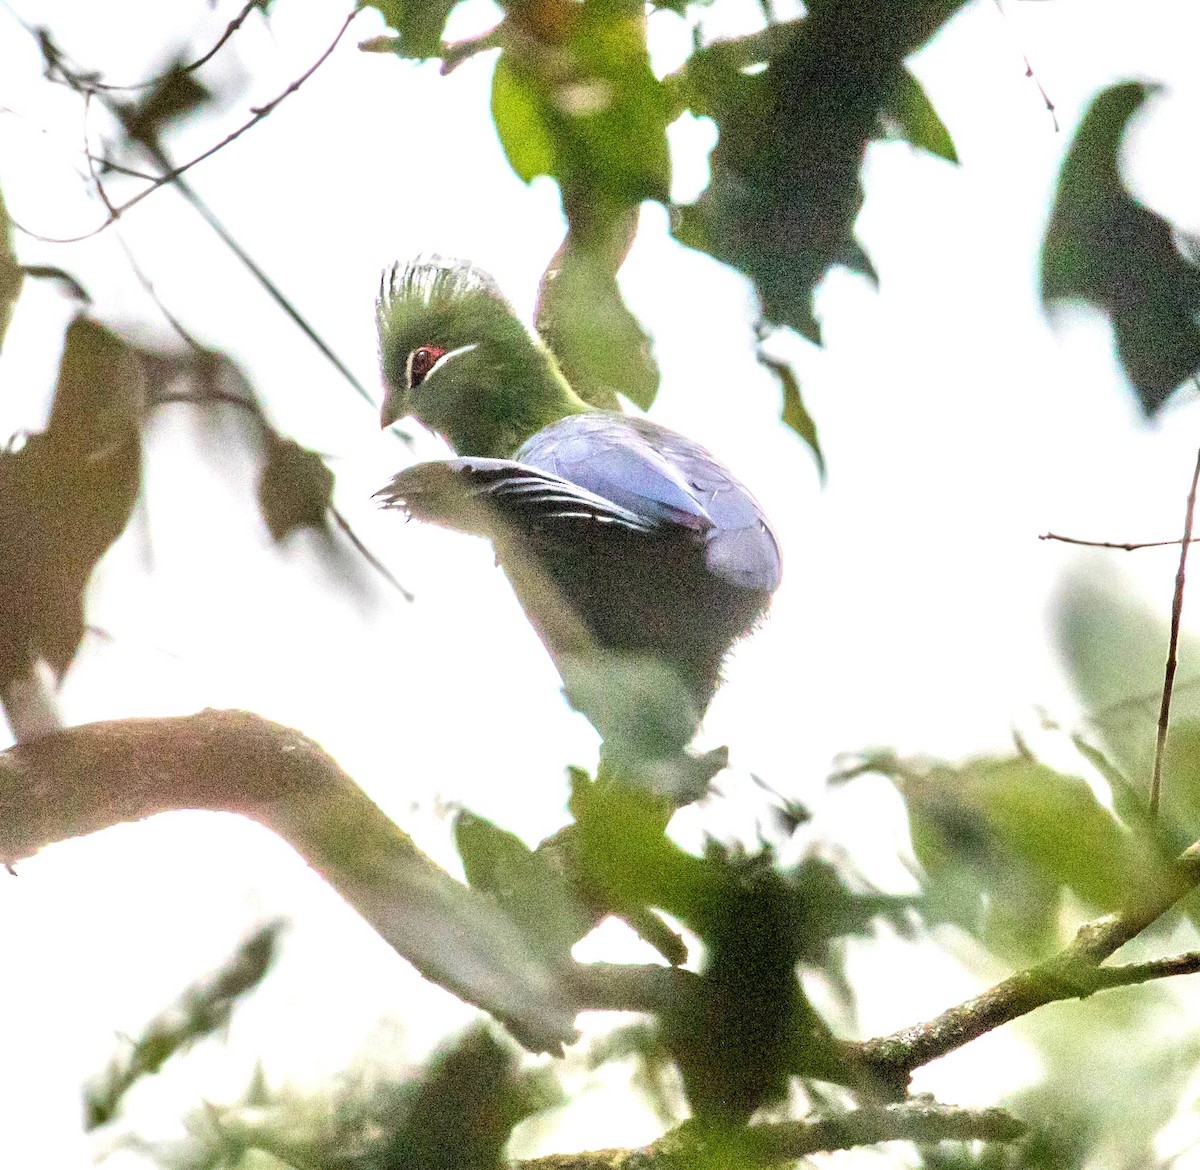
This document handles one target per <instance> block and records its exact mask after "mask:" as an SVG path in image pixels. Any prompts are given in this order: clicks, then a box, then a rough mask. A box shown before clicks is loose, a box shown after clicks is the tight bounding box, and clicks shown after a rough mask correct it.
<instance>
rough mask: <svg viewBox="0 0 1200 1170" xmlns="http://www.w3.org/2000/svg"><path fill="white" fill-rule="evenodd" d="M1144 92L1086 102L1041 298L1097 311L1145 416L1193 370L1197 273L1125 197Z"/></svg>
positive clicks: (1199, 344) (1198, 332)
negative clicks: (1127, 149)
mask: <svg viewBox="0 0 1200 1170" xmlns="http://www.w3.org/2000/svg"><path fill="white" fill-rule="evenodd" d="M1150 92H1151V91H1150V90H1149V89H1148V88H1147V87H1146V86H1144V85H1140V84H1138V83H1134V82H1127V83H1125V84H1123V85H1117V86H1114V87H1113V88H1111V89H1108V90H1105V91H1104V92H1103V93H1102V94H1100V95H1099V97H1097V98H1096V100H1095V101H1094V102H1093V103H1092V105H1091V108H1090V109H1089V110H1088V112H1087V114H1086V115H1085V116H1084V119H1083V122H1082V124H1081V125H1080V127H1079V131H1078V133H1077V134H1076V135H1075V141H1074V142H1073V143H1072V144H1071V149H1070V151H1069V153H1068V154H1067V159H1066V162H1065V163H1064V164H1063V169H1062V174H1061V175H1060V177H1059V182H1058V194H1057V196H1056V198H1055V203H1054V211H1053V212H1052V214H1051V217H1050V223H1049V226H1048V227H1047V229H1046V238H1045V241H1044V243H1043V246H1042V297H1043V299H1044V300H1045V301H1046V302H1050V301H1055V300H1062V299H1064V298H1069V297H1081V298H1082V299H1084V300H1086V301H1090V302H1091V303H1092V304H1094V305H1096V306H1097V307H1098V308H1100V309H1103V310H1104V311H1105V312H1106V313H1107V314H1108V315H1109V317H1110V318H1111V320H1112V325H1113V331H1114V333H1115V334H1116V344H1117V354H1118V356H1119V357H1120V359H1121V364H1122V365H1123V366H1124V367H1125V372H1126V374H1128V376H1129V380H1130V381H1131V382H1132V383H1133V387H1134V390H1135V391H1136V392H1137V396H1138V401H1139V402H1140V403H1141V407H1142V410H1143V411H1144V412H1145V413H1146V415H1153V414H1154V413H1155V412H1156V411H1157V410H1158V409H1159V408H1160V407H1161V406H1162V404H1163V403H1164V402H1165V401H1166V399H1167V397H1168V396H1169V395H1170V393H1171V391H1172V390H1174V389H1175V388H1176V387H1177V386H1179V384H1180V383H1181V382H1183V381H1184V379H1186V378H1187V377H1189V376H1190V375H1191V374H1193V373H1195V372H1196V370H1197V369H1198V368H1200V325H1198V324H1197V314H1200V269H1197V267H1196V266H1195V264H1193V263H1192V262H1191V261H1190V260H1189V259H1187V258H1186V257H1185V256H1184V255H1183V254H1182V253H1181V252H1180V250H1179V248H1178V246H1177V244H1176V241H1175V238H1174V236H1173V233H1172V228H1171V225H1170V224H1169V223H1168V222H1167V221H1166V220H1165V219H1163V218H1162V217H1161V216H1159V215H1156V214H1155V213H1154V212H1152V211H1150V210H1149V209H1148V208H1146V207H1144V206H1143V205H1142V204H1141V203H1139V202H1138V201H1137V200H1136V199H1134V198H1133V196H1132V195H1130V194H1129V192H1128V190H1127V189H1126V187H1125V185H1124V183H1122V181H1121V175H1120V169H1119V165H1118V164H1119V158H1118V155H1119V152H1120V147H1121V142H1122V140H1123V138H1124V135H1125V130H1126V127H1127V126H1128V124H1129V121H1130V119H1131V118H1132V117H1133V115H1134V114H1135V113H1137V111H1138V110H1139V109H1140V108H1141V107H1142V104H1143V103H1144V102H1145V100H1146V98H1147V96H1148V95H1149V93H1150Z"/></svg>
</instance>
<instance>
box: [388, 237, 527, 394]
mask: <svg viewBox="0 0 1200 1170" xmlns="http://www.w3.org/2000/svg"><path fill="white" fill-rule="evenodd" d="M377 320H378V325H379V357H380V363H381V365H382V367H383V374H384V379H385V380H386V381H387V383H388V384H389V385H390V386H399V385H402V384H403V382H404V366H405V361H406V359H407V357H408V354H409V353H411V352H412V351H413V350H414V349H416V348H417V347H419V346H436V347H437V348H438V349H440V350H442V351H446V350H452V349H457V348H459V347H460V346H463V345H467V344H470V343H473V342H478V341H480V340H481V339H483V338H488V339H490V340H492V341H494V342H500V343H501V344H509V345H511V344H514V343H515V344H516V345H518V346H520V347H528V346H529V344H530V340H529V333H528V331H527V330H526V328H525V326H524V325H523V324H522V323H521V321H520V318H518V316H517V314H516V312H515V311H514V310H513V308H512V306H511V305H510V304H509V303H508V301H507V300H506V299H505V296H504V294H503V293H502V292H501V291H500V286H499V285H498V284H497V283H496V282H495V281H494V280H493V279H492V278H491V277H490V276H489V275H488V274H487V273H486V272H484V271H483V269H481V268H477V267H476V266H475V265H474V264H471V263H468V262H467V261H465V260H449V259H446V258H445V257H442V256H418V257H417V258H416V259H415V260H410V261H409V262H408V263H407V264H395V265H393V266H392V267H391V268H389V269H386V270H385V271H384V273H383V278H382V280H381V281H380V287H379V303H378V306H377Z"/></svg>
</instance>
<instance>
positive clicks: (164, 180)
mask: <svg viewBox="0 0 1200 1170" xmlns="http://www.w3.org/2000/svg"><path fill="white" fill-rule="evenodd" d="M360 11H361V10H360V9H359V8H354V9H352V10H351V12H350V13H349V15H348V16H347V17H346V19H345V20H344V21H343V22H342V25H341V27H340V28H339V29H338V31H337V35H336V36H335V37H334V38H333V40H332V41H331V42H330V44H329V45H328V47H327V48H326V49H325V51H324V52H323V53H322V54H321V55H320V56H319V57H318V58H317V59H316V61H314V62H313V63H312V65H310V66H309V67H308V68H307V69H306V70H305V71H304V72H303V73H302V74H300V76H299V77H297V78H296V80H295V81H293V82H292V83H291V84H290V85H288V87H287V88H286V89H285V90H284V91H283V92H282V93H281V94H279V95H278V96H276V97H274V98H272V99H271V101H269V102H267V103H266V105H262V106H256V107H252V108H251V110H250V114H251V117H250V118H249V120H247V121H246V122H243V123H242V125H240V126H239V127H238V128H237V129H236V130H233V131H231V132H230V133H229V134H227V135H225V137H224V138H222V139H221V141H220V142H218V143H216V144H215V145H213V146H210V147H209V148H208V149H207V150H205V151H201V153H200V154H198V155H196V156H195V157H194V158H191V159H189V160H188V161H187V162H185V163H182V164H180V165H179V166H177V167H173V168H172V169H171V170H169V171H167V172H166V173H165V174H161V175H157V176H155V177H154V179H153V181H152V182H151V183H150V185H149V186H148V187H145V188H143V189H142V190H141V191H139V192H138V193H137V194H136V195H131V196H130V197H129V198H128V199H126V200H125V201H124V202H123V203H119V204H116V205H115V206H114V205H109V206H108V216H107V217H106V218H105V220H104V222H103V223H101V224H100V225H99V226H98V227H94V228H92V230H91V231H88V232H84V233H83V234H82V235H78V236H64V237H58V236H43V235H39V234H38V233H36V232H31V231H30V230H29V229H28V228H22V229H21V230H22V231H24V232H25V233H26V234H27V235H29V236H31V237H32V238H33V239H35V240H38V241H40V242H41V243H44V244H77V243H79V242H81V241H82V240H87V239H91V238H92V237H93V236H97V235H99V234H100V233H101V232H102V231H104V230H105V228H108V227H111V226H112V225H113V224H114V223H116V222H117V220H118V219H119V218H120V217H121V216H122V215H124V214H125V212H127V211H129V210H130V209H131V208H133V207H136V206H137V205H138V204H139V203H141V201H142V200H143V199H145V198H146V196H148V195H151V194H153V193H154V192H155V191H157V190H158V189H159V188H160V187H166V186H168V185H170V184H171V183H174V182H176V180H178V179H179V177H180V176H181V175H183V174H184V173H185V172H187V171H190V170H191V169H192V167H194V166H196V164H197V163H202V162H203V161H204V160H205V159H206V158H211V157H212V156H213V155H214V154H216V153H217V152H218V151H220V150H224V149H225V147H227V146H228V145H229V144H230V143H231V142H234V141H235V140H236V139H238V138H240V137H241V136H242V135H243V134H245V133H246V131H247V130H250V129H252V128H253V127H255V126H257V125H258V124H259V122H261V121H262V120H263V119H264V118H265V117H266V116H267V115H268V114H270V113H271V112H272V111H273V110H274V109H275V107H276V106H278V105H279V104H280V103H281V102H282V101H283V100H284V99H285V98H288V97H290V96H291V95H292V94H294V93H295V92H296V91H297V90H298V89H299V88H300V87H301V86H302V85H303V84H304V83H305V82H306V81H307V80H308V79H309V78H310V77H312V75H313V74H314V73H316V71H317V70H318V69H320V68H321V66H322V65H324V64H325V62H326V61H327V60H328V59H329V57H330V56H331V55H332V54H333V51H334V49H336V48H337V47H338V45H339V43H340V42H341V39H342V37H343V35H344V34H345V32H346V29H348V28H349V27H350V22H351V21H352V20H353V19H354V18H355V17H356V16H357V15H358V14H359V12H360ZM41 42H42V45H43V52H46V53H48V52H49V49H48V48H47V47H46V46H47V44H48V42H47V41H46V38H45V37H42V38H41ZM52 59H53V58H51V57H47V60H52ZM106 203H107V200H106ZM10 218H11V217H10ZM13 222H14V223H15V222H16V221H13Z"/></svg>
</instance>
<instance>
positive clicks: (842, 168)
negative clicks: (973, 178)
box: [675, 0, 962, 341]
mask: <svg viewBox="0 0 1200 1170" xmlns="http://www.w3.org/2000/svg"><path fill="white" fill-rule="evenodd" d="M961 4H962V0H940V2H935V0H929V2H925V3H915V4H909V5H903V6H897V5H894V4H890V3H886V2H885V0H841V2H836V3H835V2H833V0H825V2H823V3H814V4H812V5H810V6H809V14H808V16H807V17H806V18H805V19H804V20H803V21H800V22H796V23H795V24H794V25H792V26H785V27H782V28H780V29H778V30H772V34H771V36H770V38H768V40H767V43H766V49H767V52H768V53H769V58H768V60H769V63H768V65H767V68H766V69H765V70H763V71H761V72H758V73H754V74H747V73H745V72H743V69H744V65H745V62H744V61H743V60H742V59H741V58H742V51H741V50H740V49H739V50H738V51H736V52H730V51H728V50H726V49H723V48H722V47H721V46H713V47H712V49H710V50H701V51H700V52H698V53H697V54H695V56H694V58H693V65H690V66H689V70H688V72H689V73H692V72H694V73H695V76H694V77H691V78H690V79H689V81H688V83H687V85H686V86H685V87H684V89H685V92H686V94H687V100H689V101H690V102H693V103H694V104H693V108H694V109H696V112H697V113H705V114H708V115H709V116H711V117H712V118H714V119H715V120H716V122H717V126H718V129H719V132H720V138H719V140H718V142H717V146H716V149H715V150H714V151H713V155H712V180H711V182H710V183H709V186H708V189H707V190H706V191H705V192H704V194H703V195H702V196H701V197H700V199H699V201H698V202H696V203H695V204H693V205H691V206H690V207H687V208H682V209H680V215H679V217H678V219H677V223H676V229H675V234H676V236H677V238H678V239H680V240H681V241H682V242H683V243H686V244H688V245H689V246H691V247H696V248H701V249H703V250H704V251H707V252H709V253H710V254H711V255H713V256H714V257H716V258H717V259H718V260H722V261H724V262H725V263H727V264H731V265H733V266H734V267H735V268H737V269H739V270H740V271H742V272H744V273H746V274H747V275H748V276H749V277H751V278H752V279H753V281H754V283H755V286H756V288H757V289H758V294H759V298H760V300H761V302H762V307H763V313H764V316H765V317H766V318H767V319H768V320H769V321H771V322H774V323H780V324H786V325H790V326H792V327H793V328H795V329H797V330H799V331H800V332H801V333H802V334H803V335H804V336H806V337H808V338H809V339H810V340H813V341H819V338H820V330H819V327H818V325H817V322H816V320H815V318H814V317H813V311H812V297H813V292H814V290H815V288H816V286H817V284H818V282H819V281H820V280H821V278H822V277H823V276H824V275H825V273H826V272H827V271H828V270H829V268H830V267H831V266H832V265H834V264H851V265H852V266H856V267H860V268H861V267H862V250H861V247H860V246H859V245H858V244H857V242H856V241H855V239H854V235H853V228H854V221H855V219H856V218H857V216H858V211H859V208H860V207H861V205H862V198H863V196H862V188H861V183H860V179H859V170H860V167H861V165H862V160H863V156H864V153H865V151H866V146H867V142H868V141H869V140H870V139H871V138H873V137H875V135H876V133H877V132H878V127H879V122H880V117H881V115H882V114H883V113H884V112H885V111H889V110H890V111H895V110H896V109H897V106H898V105H899V106H900V107H901V108H903V107H904V103H903V100H902V90H903V88H904V85H905V82H904V76H905V74H904V69H903V61H904V58H905V57H906V56H908V54H909V53H911V52H913V51H914V50H916V49H917V48H918V47H920V45H921V44H923V43H924V42H925V41H926V40H927V39H928V38H929V37H930V36H931V35H932V34H933V33H934V32H935V31H936V30H937V29H938V28H939V27H940V25H941V24H942V23H943V22H944V21H945V20H946V19H948V18H949V17H950V16H951V15H953V13H954V12H955V11H957V9H958V8H959V7H960V6H961ZM764 127H770V129H771V132H770V133H769V134H764V133H763V128H764ZM922 133H923V134H924V135H925V137H926V138H928V136H929V134H930V133H931V130H930V129H929V127H928V126H926V127H924V128H923V130H922Z"/></svg>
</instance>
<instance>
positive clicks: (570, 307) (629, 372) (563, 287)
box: [537, 248, 659, 410]
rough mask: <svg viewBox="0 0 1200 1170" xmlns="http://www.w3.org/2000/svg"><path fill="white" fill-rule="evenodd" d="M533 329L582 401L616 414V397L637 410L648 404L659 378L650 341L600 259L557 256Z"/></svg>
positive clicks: (581, 253) (570, 252) (573, 252)
mask: <svg viewBox="0 0 1200 1170" xmlns="http://www.w3.org/2000/svg"><path fill="white" fill-rule="evenodd" d="M537 326H538V332H539V333H540V334H541V335H542V338H543V339H544V340H545V342H546V344H547V345H548V346H549V347H550V349H551V350H552V352H553V353H554V356H555V357H556V358H557V359H558V363H559V365H560V366H561V367H562V371H563V373H564V374H565V375H566V376H567V381H569V382H570V383H571V385H572V386H573V387H574V389H575V392H576V393H577V394H579V395H580V397H582V398H583V399H584V400H585V401H587V402H590V403H591V404H592V405H593V406H599V407H601V408H602V409H605V410H615V409H619V408H620V403H619V401H618V399H617V395H618V394H621V395H624V397H626V398H628V399H629V400H630V401H631V402H634V403H636V404H637V405H638V406H640V407H641V408H642V409H643V410H647V409H649V407H650V405H651V404H652V403H653V402H654V398H655V396H656V395H657V393H658V382H659V376H658V366H657V365H656V364H655V362H654V355H653V354H652V352H651V347H650V339H649V338H648V337H647V336H646V334H645V333H644V332H643V330H642V327H641V326H640V325H639V324H638V322H637V318H635V317H634V315H633V314H632V313H631V312H630V311H629V310H628V309H627V308H626V307H625V302H624V301H623V300H622V299H621V292H620V289H619V288H618V287H617V281H616V278H615V277H614V276H613V275H612V274H611V272H610V271H609V269H608V266H607V265H606V264H605V263H604V262H603V260H602V259H601V258H600V257H598V256H596V255H594V254H593V253H591V252H589V251H587V250H584V249H580V248H568V249H566V250H565V251H564V252H563V253H562V254H561V257H560V261H559V263H558V266H557V268H556V269H555V270H554V271H553V273H552V274H551V275H550V277H549V278H548V279H547V280H546V281H545V282H544V283H543V285H542V296H541V300H540V301H539V304H538V314H537Z"/></svg>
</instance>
